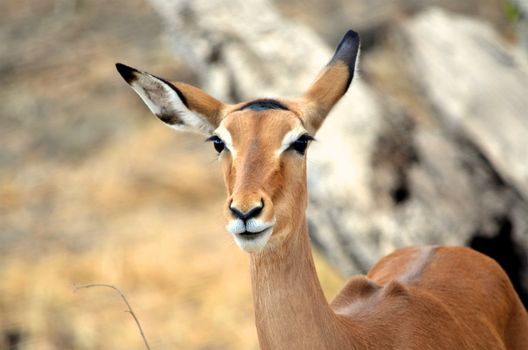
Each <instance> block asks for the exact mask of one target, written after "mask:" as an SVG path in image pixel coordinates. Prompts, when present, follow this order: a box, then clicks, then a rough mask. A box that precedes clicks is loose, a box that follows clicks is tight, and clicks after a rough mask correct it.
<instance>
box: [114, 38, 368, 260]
mask: <svg viewBox="0 0 528 350" xmlns="http://www.w3.org/2000/svg"><path fill="white" fill-rule="evenodd" d="M358 52H359V36H358V35H357V34H356V33H355V32H352V31H349V32H348V33H346V34H345V36H344V37H343V39H342V40H341V42H340V43H339V45H338V47H337V49H336V52H335V54H334V57H333V58H332V60H331V61H330V62H329V63H328V65H327V66H326V67H325V68H324V69H323V71H322V72H321V74H320V75H319V77H318V78H317V79H316V80H315V82H314V83H313V84H312V86H311V87H309V89H308V90H307V91H306V92H305V93H304V94H303V95H302V96H301V97H300V98H298V99H294V100H285V99H262V100H255V101H251V102H246V103H239V104H234V105H229V104H224V103H221V102H219V101H217V100H216V99H214V98H213V97H211V96H209V95H207V94H206V93H204V92H203V91H201V90H200V89H198V88H195V87H193V86H190V85H187V84H184V83H178V82H175V83H171V82H168V81H166V80H164V79H161V78H158V77H155V76H153V75H150V74H148V73H144V72H140V71H138V70H136V69H133V68H130V67H127V66H125V65H122V64H117V65H116V66H117V70H118V71H119V73H120V74H121V75H122V76H123V78H124V79H125V80H126V81H127V82H128V83H129V84H130V85H131V87H132V88H133V89H134V90H135V91H136V92H137V93H138V94H139V96H140V97H141V98H142V99H143V101H144V102H145V103H146V105H147V106H148V107H149V109H150V110H151V111H152V112H153V113H154V114H155V115H156V116H157V117H158V118H159V119H160V120H161V121H162V122H164V123H165V124H167V125H168V126H170V127H172V128H174V129H178V130H190V131H196V132H199V133H202V134H205V135H207V137H208V138H207V140H209V141H211V142H212V144H213V146H214V149H215V151H216V152H218V155H219V159H220V161H221V163H222V168H223V172H224V181H225V185H226V188H227V200H226V202H225V205H224V216H225V227H226V229H227V231H228V232H230V233H231V234H232V235H233V237H234V239H235V242H236V243H237V244H238V245H239V246H240V248H242V249H243V250H245V251H259V250H262V249H263V248H264V247H265V246H266V245H267V243H268V242H269V241H274V243H280V242H281V241H282V240H283V239H284V238H285V237H286V236H287V235H288V234H290V232H296V231H295V229H296V228H298V227H300V225H304V224H305V220H304V211H305V209H306V202H307V194H306V149H307V147H308V145H309V143H310V141H312V140H313V137H314V134H315V133H316V131H317V130H318V129H319V127H320V126H321V124H322V123H323V121H324V119H325V117H326V116H327V114H328V113H329V112H330V110H331V109H332V107H333V106H334V105H335V104H336V102H337V101H338V100H339V99H340V98H341V97H342V96H343V95H344V93H345V92H346V91H347V89H348V87H349V85H350V82H351V80H352V77H353V75H354V70H355V66H356V58H357V55H358ZM268 246H271V245H268Z"/></svg>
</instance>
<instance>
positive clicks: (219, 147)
mask: <svg viewBox="0 0 528 350" xmlns="http://www.w3.org/2000/svg"><path fill="white" fill-rule="evenodd" d="M205 141H211V142H212V143H213V146H214V148H215V150H216V151H217V152H218V153H220V152H222V151H223V150H224V148H225V143H224V141H222V139H221V138H219V137H218V136H216V135H213V136H211V137H209V138H208V139H207V140H205Z"/></svg>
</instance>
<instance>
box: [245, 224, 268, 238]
mask: <svg viewBox="0 0 528 350" xmlns="http://www.w3.org/2000/svg"><path fill="white" fill-rule="evenodd" d="M269 230H271V227H268V228H266V229H264V230H262V231H258V232H250V231H244V232H241V233H239V234H238V236H239V237H240V238H243V239H247V240H252V239H257V238H258V237H260V236H261V235H263V234H265V233H266V232H267V231H269Z"/></svg>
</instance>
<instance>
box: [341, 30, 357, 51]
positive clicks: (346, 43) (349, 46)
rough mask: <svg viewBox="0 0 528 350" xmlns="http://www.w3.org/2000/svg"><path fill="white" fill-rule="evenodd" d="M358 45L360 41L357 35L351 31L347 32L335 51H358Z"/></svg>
mask: <svg viewBox="0 0 528 350" xmlns="http://www.w3.org/2000/svg"><path fill="white" fill-rule="evenodd" d="M360 43H361V39H360V37H359V34H358V33H356V32H355V31H353V30H349V31H348V32H346V33H345V35H344V36H343V38H342V39H341V41H340V42H339V45H337V50H336V51H337V52H339V51H341V50H343V49H346V50H355V51H357V50H358V49H359V45H360Z"/></svg>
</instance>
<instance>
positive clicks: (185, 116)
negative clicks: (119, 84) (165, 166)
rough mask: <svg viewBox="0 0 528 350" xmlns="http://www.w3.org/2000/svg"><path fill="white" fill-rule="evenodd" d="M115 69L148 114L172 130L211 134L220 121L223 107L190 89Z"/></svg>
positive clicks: (121, 67) (122, 67) (119, 66)
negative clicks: (132, 90)
mask: <svg viewBox="0 0 528 350" xmlns="http://www.w3.org/2000/svg"><path fill="white" fill-rule="evenodd" d="M116 68H117V71H118V72H119V74H121V76H122V77H123V79H125V81H126V82H127V83H128V84H129V85H130V86H131V87H132V89H134V91H135V92H137V94H138V95H139V96H140V97H141V99H142V100H143V101H144V102H145V104H146V105H147V106H148V108H149V109H150V110H151V111H152V113H154V114H155V115H156V116H157V117H158V118H159V119H160V120H161V121H162V122H164V123H165V124H167V125H168V126H170V127H172V128H175V129H178V130H191V131H197V132H200V133H203V134H211V133H212V131H213V130H214V129H216V128H217V127H218V125H219V124H220V122H221V121H222V118H223V117H224V115H223V111H224V109H225V105H224V104H223V103H222V102H220V101H218V100H216V99H215V98H213V97H211V96H209V95H208V94H206V93H205V92H203V91H202V90H200V89H198V88H196V87H194V86H191V85H187V84H184V83H170V82H168V81H166V80H164V79H161V78H158V77H156V76H154V75H151V74H149V73H145V72H141V71H138V70H137V69H134V68H132V67H128V66H125V65H124V64H121V63H117V64H116Z"/></svg>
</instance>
